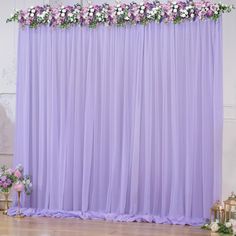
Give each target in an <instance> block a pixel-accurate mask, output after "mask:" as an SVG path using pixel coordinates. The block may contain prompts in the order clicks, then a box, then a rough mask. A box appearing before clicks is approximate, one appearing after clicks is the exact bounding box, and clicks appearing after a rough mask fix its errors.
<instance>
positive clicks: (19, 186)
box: [14, 182, 24, 192]
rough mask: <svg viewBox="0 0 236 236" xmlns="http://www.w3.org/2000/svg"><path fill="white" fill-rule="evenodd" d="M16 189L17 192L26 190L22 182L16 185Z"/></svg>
mask: <svg viewBox="0 0 236 236" xmlns="http://www.w3.org/2000/svg"><path fill="white" fill-rule="evenodd" d="M14 189H15V190H16V191H17V192H22V191H23V190H24V184H22V183H21V182H19V183H16V184H15V185H14Z"/></svg>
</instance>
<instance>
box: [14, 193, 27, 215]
mask: <svg viewBox="0 0 236 236" xmlns="http://www.w3.org/2000/svg"><path fill="white" fill-rule="evenodd" d="M20 196H21V191H17V212H16V215H15V218H18V219H21V218H24V217H25V216H24V215H23V214H22V213H21V210H20Z"/></svg>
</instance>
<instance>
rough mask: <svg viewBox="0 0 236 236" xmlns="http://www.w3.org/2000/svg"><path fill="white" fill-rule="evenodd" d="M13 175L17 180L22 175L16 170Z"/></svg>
mask: <svg viewBox="0 0 236 236" xmlns="http://www.w3.org/2000/svg"><path fill="white" fill-rule="evenodd" d="M14 175H15V176H16V177H17V178H18V179H19V178H20V177H21V176H22V175H21V172H20V171H19V170H16V171H15V173H14Z"/></svg>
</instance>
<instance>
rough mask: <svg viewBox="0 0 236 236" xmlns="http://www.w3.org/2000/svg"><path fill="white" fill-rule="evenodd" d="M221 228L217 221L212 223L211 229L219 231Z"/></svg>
mask: <svg viewBox="0 0 236 236" xmlns="http://www.w3.org/2000/svg"><path fill="white" fill-rule="evenodd" d="M219 228H220V227H219V225H218V223H217V222H214V223H212V225H211V231H212V232H217V231H218V230H219Z"/></svg>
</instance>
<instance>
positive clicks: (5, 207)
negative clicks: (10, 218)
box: [2, 192, 10, 215]
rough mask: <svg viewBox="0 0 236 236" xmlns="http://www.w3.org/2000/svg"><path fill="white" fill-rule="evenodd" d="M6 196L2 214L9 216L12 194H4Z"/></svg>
mask: <svg viewBox="0 0 236 236" xmlns="http://www.w3.org/2000/svg"><path fill="white" fill-rule="evenodd" d="M2 194H3V196H4V210H3V212H2V214H3V215H7V211H8V209H9V195H10V192H2Z"/></svg>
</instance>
